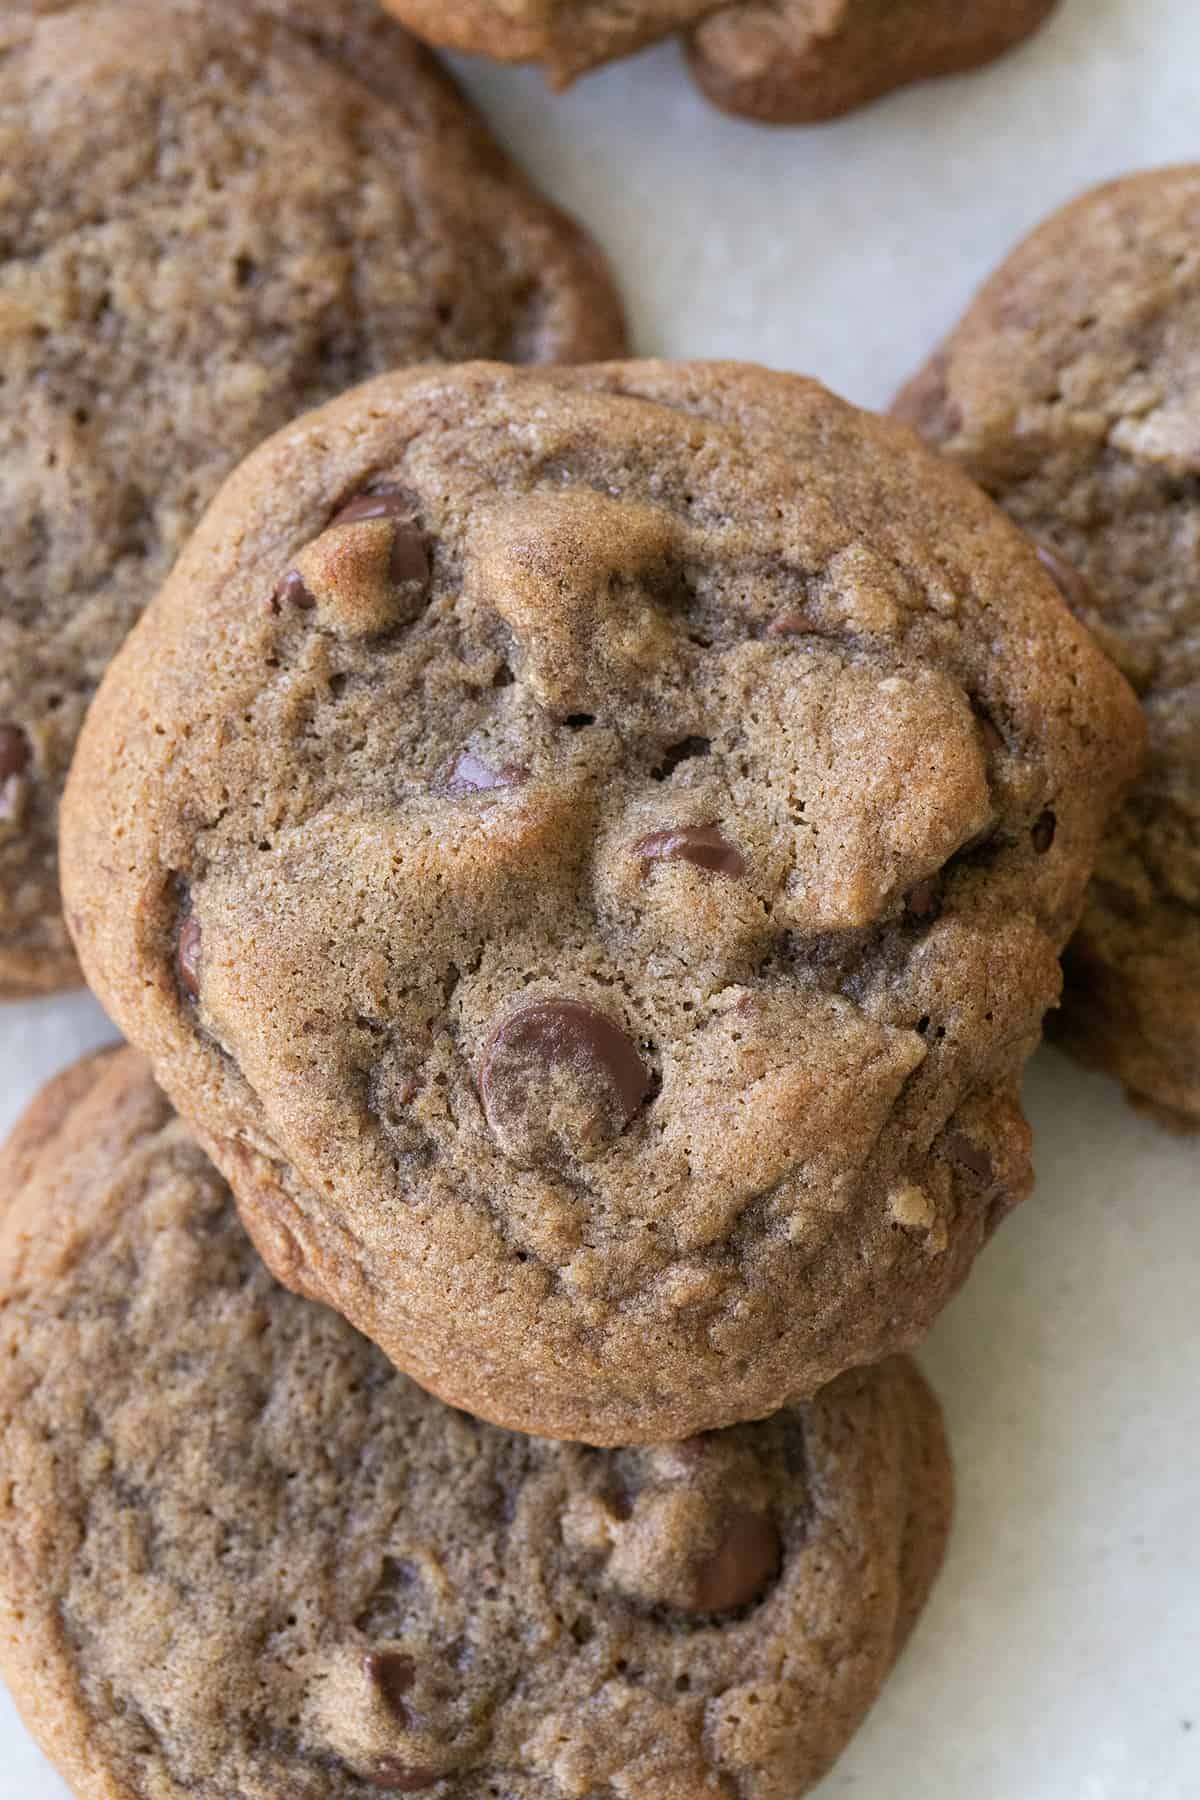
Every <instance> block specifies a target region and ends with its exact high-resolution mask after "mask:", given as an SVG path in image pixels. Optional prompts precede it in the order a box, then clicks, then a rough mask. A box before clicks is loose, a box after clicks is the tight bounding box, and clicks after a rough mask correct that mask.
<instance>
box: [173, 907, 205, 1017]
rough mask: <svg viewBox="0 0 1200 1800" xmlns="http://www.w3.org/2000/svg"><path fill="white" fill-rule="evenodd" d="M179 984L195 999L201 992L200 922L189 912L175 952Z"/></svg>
mask: <svg viewBox="0 0 1200 1800" xmlns="http://www.w3.org/2000/svg"><path fill="white" fill-rule="evenodd" d="M175 960H176V966H177V967H178V970H179V985H180V987H181V988H182V989H183V991H184V993H185V994H188V995H190V997H191V998H192V999H193V1000H195V999H197V998H198V997H199V994H200V922H199V920H198V919H194V918H192V917H191V915H190V914H189V915H188V917H187V918H186V919H185V920H184V921H183V923H182V924H181V925H180V927H179V941H178V944H177V946H176V953H175Z"/></svg>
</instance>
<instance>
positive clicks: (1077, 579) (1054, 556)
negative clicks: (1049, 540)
mask: <svg viewBox="0 0 1200 1800" xmlns="http://www.w3.org/2000/svg"><path fill="white" fill-rule="evenodd" d="M1034 549H1035V550H1036V551H1037V554H1038V561H1039V562H1040V563H1041V565H1042V567H1043V569H1045V571H1046V573H1047V574H1048V575H1049V577H1050V579H1051V580H1052V581H1053V583H1054V585H1055V587H1056V588H1057V589H1058V591H1059V593H1060V594H1061V595H1062V597H1063V599H1064V600H1065V601H1066V603H1067V605H1068V606H1069V607H1070V609H1071V611H1072V612H1073V613H1080V612H1086V611H1087V610H1088V609H1089V608H1091V607H1092V606H1094V605H1095V599H1094V597H1093V595H1092V590H1091V588H1090V587H1089V586H1088V584H1087V582H1086V581H1085V580H1084V578H1083V576H1082V575H1081V574H1080V573H1079V570H1078V569H1077V568H1076V567H1075V566H1074V564H1073V563H1069V562H1068V561H1067V559H1066V557H1065V556H1060V555H1059V554H1058V551H1057V550H1051V549H1050V547H1049V545H1048V544H1035V545H1034Z"/></svg>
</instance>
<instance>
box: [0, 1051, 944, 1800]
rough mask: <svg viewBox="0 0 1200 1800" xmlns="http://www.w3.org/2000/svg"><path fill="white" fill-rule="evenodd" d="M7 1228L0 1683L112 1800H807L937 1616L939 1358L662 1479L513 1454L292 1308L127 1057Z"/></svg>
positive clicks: (98, 1070) (5, 1180)
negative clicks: (932, 1367) (929, 1366)
mask: <svg viewBox="0 0 1200 1800" xmlns="http://www.w3.org/2000/svg"><path fill="white" fill-rule="evenodd" d="M0 1211H2V1215H3V1216H2V1219H0V1665H2V1667H3V1671H4V1676H5V1679H6V1681H7V1682H8V1683H9V1684H10V1686H11V1688H12V1690H13V1694H14V1696H15V1698H16V1700H17V1703H18V1705H19V1706H20V1708H21V1711H22V1713H23V1715H24V1717H25V1719H26V1721H27V1722H28V1724H29V1727H30V1729H31V1730H32V1731H33V1732H34V1733H35V1735H36V1736H37V1737H38V1739H39V1741H40V1742H41V1743H42V1744H43V1745H44V1746H45V1748H46V1751H47V1753H48V1754H49V1755H50V1756H51V1757H53V1759H54V1760H55V1762H56V1763H57V1765H58V1766H59V1768H60V1769H61V1770H62V1771H63V1773H64V1775H65V1776H66V1777H67V1778H68V1779H69V1780H70V1782H71V1784H72V1787H73V1790H74V1792H75V1794H76V1795H77V1796H78V1797H79V1800H151V1797H153V1800H185V1796H186V1797H187V1800H373V1797H374V1796H378V1795H382V1794H396V1793H405V1794H418V1793H420V1794H427V1795H429V1796H430V1800H499V1797H501V1796H502V1797H503V1800H602V1797H603V1796H610V1795H622V1796H628V1797H629V1800H635V1797H636V1800H799V1796H800V1795H801V1793H804V1792H807V1790H808V1788H809V1786H810V1785H811V1783H812V1782H814V1781H816V1780H817V1779H818V1778H819V1777H820V1775H821V1774H823V1772H824V1771H825V1769H826V1768H827V1767H828V1765H829V1763H830V1762H831V1761H832V1760H833V1758H834V1757H835V1756H836V1755H837V1753H838V1752H839V1751H840V1750H841V1748H842V1746H843V1745H844V1744H845V1742H846V1740H847V1738H848V1737H849V1736H850V1735H851V1733H852V1732H853V1731H854V1729H855V1727H856V1726H857V1724H858V1722H859V1720H860V1719H861V1718H862V1715H863V1713H864V1712H865V1711H866V1709H867V1707H868V1706H869V1705H870V1703H871V1701H872V1700H873V1699H874V1697H875V1694H876V1693H877V1691H878V1689H879V1686H880V1684H881V1682H882V1680H883V1678H884V1676H885V1675H886V1673H887V1671H888V1669H889V1667H890V1666H891V1663H892V1660H893V1658H894V1656H895V1655H896V1652H897V1651H898V1650H899V1648H900V1646H901V1644H902V1643H903V1641H904V1639H905V1637H906V1636H907V1634H908V1631H909V1629H910V1627H911V1626H912V1624H913V1622H914V1620H915V1618H916V1616H917V1614H918V1613H919V1611H920V1609H921V1607H922V1605H923V1604H924V1601H925V1597H926V1594H927V1593H928V1590H929V1585H930V1582H931V1581H932V1579H933V1576H934V1574H935V1573H936V1570H937V1567H938V1563H939V1561H940V1559H941V1554H942V1548H943V1544H944V1542H945V1536H946V1527H947V1524H948V1522H949V1514H950V1506H951V1478H950V1470H949V1466H948V1462H947V1456H946V1448H945V1443H944V1440H943V1437H942V1431H941V1424H940V1420H939V1417H938V1410H937V1405H936V1402H935V1401H934V1400H933V1398H932V1396H931V1395H930V1393H929V1391H928V1389H927V1388H926V1387H925V1384H924V1383H923V1381H922V1380H921V1378H920V1376H919V1375H918V1373H917V1371H916V1370H915V1369H914V1368H913V1367H912V1365H911V1364H910V1363H907V1362H905V1361H903V1360H901V1359H896V1360H894V1361H891V1362H888V1363H886V1364H884V1365H883V1366H882V1367H880V1368H878V1369H870V1370H863V1371H858V1372H856V1373H853V1374H851V1375H848V1376H845V1377H843V1379H842V1380H841V1381H839V1382H836V1383H835V1384H834V1385H833V1386H832V1387H831V1388H829V1389H827V1390H826V1392H825V1393H823V1394H821V1395H820V1396H819V1397H818V1398H817V1399H816V1400H815V1401H813V1402H812V1403H810V1404H809V1405H808V1406H805V1407H803V1408H798V1409H796V1410H794V1411H788V1412H785V1413H782V1414H780V1415H779V1416H778V1417H776V1418H773V1419H770V1420H768V1421H766V1422H765V1423H762V1424H758V1425H749V1426H739V1427H735V1428H734V1430H732V1431H730V1432H727V1433H723V1434H719V1435H717V1434H714V1435H711V1436H708V1437H703V1438H694V1439H692V1440H690V1441H689V1442H687V1443H683V1444H670V1445H663V1446H660V1447H656V1448H654V1449H650V1450H644V1451H638V1450H620V1451H614V1452H611V1453H609V1454H598V1453H596V1452H594V1451H586V1450H581V1449H580V1448H578V1447H577V1446H574V1445H566V1444H547V1443H542V1442H539V1441H538V1440H537V1439H533V1438H524V1437H518V1436H514V1435H511V1434H510V1433H508V1432H502V1431H496V1430H494V1429H492V1428H490V1427H488V1426H485V1425H479V1424H478V1423H477V1422H476V1421H475V1420H474V1419H470V1418H467V1417H466V1416H465V1415H464V1414H462V1413H456V1412H453V1411H451V1410H450V1408H449V1407H443V1406H441V1405H440V1404H439V1402H438V1401H436V1400H431V1399H430V1398H429V1397H428V1395H426V1394H423V1393H422V1392H421V1391H420V1389H419V1388H417V1387H414V1386H413V1384H412V1383H411V1382H409V1381H407V1380H406V1379H405V1378H404V1376H403V1375H400V1374H398V1373H397V1371H396V1370H394V1369H392V1368H390V1367H389V1366H388V1364H387V1363H386V1361H385V1360H384V1358H383V1357H382V1356H381V1355H380V1354H379V1352H378V1351H377V1350H374V1349H373V1348H372V1347H371V1345H369V1344H368V1343H367V1342H366V1341H365V1339H363V1338H361V1337H359V1335H358V1334H357V1332H354V1331H352V1330H351V1329H350V1327H349V1326H348V1325H347V1324H346V1323H345V1322H344V1320H341V1319H338V1318H336V1317H335V1316H334V1315H333V1314H332V1313H330V1312H329V1311H328V1310H327V1308H325V1307H318V1306H313V1305H310V1304H309V1302H307V1301H305V1300H301V1299H298V1298H297V1297H296V1296H295V1295H292V1294H288V1293H285V1292H284V1291H283V1290H282V1289H281V1288H280V1287H279V1286H278V1285H277V1284H276V1283H275V1282H273V1281H272V1280H271V1278H270V1276H269V1275H268V1274H267V1271H266V1270H265V1269H264V1268H263V1266H262V1264H261V1262H260V1261H259V1259H258V1258H257V1257H256V1256H255V1254H254V1251H253V1249H252V1248H251V1246H250V1244H249V1243H248V1241H247V1239H246V1236H245V1233H244V1232H243V1231H242V1229H241V1227H240V1225H239V1223H238V1219H237V1215H236V1213H235V1212H234V1209H233V1205H232V1202H231V1200H230V1196H229V1190H228V1189H227V1188H226V1187H225V1185H224V1183H223V1182H222V1181H221V1179H220V1177H219V1176H218V1174H217V1172H216V1170H215V1169H214V1168H212V1166H211V1165H210V1164H209V1163H208V1162H207V1161H206V1159H205V1157H204V1156H203V1155H202V1153H201V1151H200V1150H199V1148H198V1147H197V1145H196V1144H195V1142H194V1141H193V1140H192V1139H191V1137H190V1136H189V1134H188V1132H187V1131H186V1129H185V1128H184V1127H183V1126H182V1125H181V1124H180V1122H179V1120H178V1119H176V1118H174V1116H173V1115H172V1113H171V1110H170V1108H169V1106H168V1105H167V1104H166V1102H165V1100H164V1099H163V1097H162V1095H161V1094H159V1093H158V1092H157V1091H156V1090H155V1087H154V1084H153V1082H152V1081H151V1080H150V1076H149V1073H148V1071H147V1069H146V1067H145V1065H144V1064H143V1063H142V1061H141V1059H140V1058H139V1057H137V1056H135V1055H134V1054H133V1053H132V1052H131V1051H128V1050H121V1051H116V1052H110V1053H107V1054H105V1055H102V1056H99V1057H94V1058H92V1059H90V1060H89V1061H88V1062H87V1063H85V1064H83V1065H82V1066H81V1067H80V1068H79V1069H77V1070H74V1071H71V1072H70V1073H69V1074H68V1075H66V1076H64V1077H61V1078H60V1079H59V1080H58V1081H56V1082H54V1083H52V1084H51V1086H50V1087H49V1088H47V1089H46V1090H45V1091H44V1093H43V1094H42V1095H40V1096H39V1098H38V1099H37V1101H35V1103H34V1106H33V1108H32V1109H31V1111H30V1113H29V1114H28V1115H27V1118H26V1120H25V1121H24V1122H23V1123H22V1124H21V1125H20V1126H19V1127H18V1128H17V1132H16V1134H15V1136H14V1139H13V1140H12V1142H11V1144H10V1146H9V1147H8V1149H7V1150H6V1152H5V1153H4V1154H3V1155H0ZM10 1793H11V1789H10Z"/></svg>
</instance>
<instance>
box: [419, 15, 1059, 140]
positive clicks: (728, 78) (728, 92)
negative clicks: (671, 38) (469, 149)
mask: <svg viewBox="0 0 1200 1800" xmlns="http://www.w3.org/2000/svg"><path fill="white" fill-rule="evenodd" d="M385 4H386V5H388V6H389V7H390V8H391V10H392V11H393V12H394V13H396V14H397V16H398V17H399V18H401V19H403V20H404V22H405V24H406V25H409V26H411V28H412V29H413V30H414V31H416V32H418V33H419V34H420V35H421V36H422V37H426V38H428V39H429V41H430V42H431V43H434V44H448V45H452V46H453V47H454V48H456V49H459V50H476V51H482V52H483V54H484V55H485V56H495V57H499V58H501V59H502V60H503V61H506V62H537V63H541V64H542V65H543V67H544V68H545V70H546V73H547V75H548V76H549V77H550V79H551V81H553V82H554V83H555V84H556V85H558V86H563V85H565V84H566V83H568V82H570V81H572V80H573V79H574V78H575V76H577V75H581V74H583V73H584V72H585V70H587V69H590V68H594V67H595V66H596V65H597V64H598V63H604V62H609V61H611V60H612V59H613V58H614V57H618V56H627V55H629V53H630V52H631V51H633V50H638V49H640V48H641V47H642V46H643V45H644V44H649V43H653V42H654V41H655V40H656V39H657V38H662V37H666V36H668V35H669V34H670V33H671V32H673V31H685V32H686V33H687V45H688V55H689V58H690V61H691V67H692V72H693V74H694V75H695V77H696V80H697V81H698V82H699V84H700V86H701V87H702V88H703V89H704V91H705V93H706V94H707V95H708V97H709V99H710V100H713V101H715V102H716V104H717V105H718V106H722V107H724V108H725V109H726V110H727V111H728V112H734V113H741V114H744V115H745V116H746V117H748V118H752V119H762V120H765V121H767V122H768V123H773V124H790V125H799V124H812V123H816V122H818V121H820V120H822V119H832V118H835V117H836V116H837V115H838V114H839V113H845V112H850V111H852V110H853V109H854V108H855V107H856V106H862V105H863V104H865V102H867V101H868V100H876V99H878V98H879V96H880V95H881V94H886V93H887V92H888V91H889V90H890V89H892V88H896V87H902V86H903V85H904V84H905V83H906V82H910V81H923V80H925V79H927V78H928V77H930V76H934V75H950V74H953V73H955V72H956V71H957V70H960V69H970V68H975V67H976V66H977V65H979V64H980V63H985V62H991V61H992V60H993V59H994V58H995V57H997V56H1000V55H1001V54H1002V53H1003V52H1004V51H1005V50H1009V49H1011V48H1012V46H1013V45H1014V44H1016V43H1019V42H1020V40H1021V39H1022V38H1024V37H1027V36H1028V35H1029V33H1030V32H1031V31H1034V30H1036V28H1037V27H1038V26H1039V25H1040V24H1041V23H1042V21H1043V20H1044V19H1045V18H1047V17H1048V15H1049V14H1050V13H1051V12H1052V11H1053V9H1054V6H1055V4H1056V0H974V3H973V4H972V5H970V6H964V5H963V0H888V4H886V5H883V6H881V5H880V4H879V0H768V3H767V4H764V3H763V0H736V3H735V4H733V5H730V4H728V3H727V0H725V3H723V0H635V4H632V5H628V4H626V5H621V6H614V5H613V4H612V0H565V4H564V3H563V0H507V3H506V4H505V5H504V6H502V7H498V6H496V5H495V4H494V0H385Z"/></svg>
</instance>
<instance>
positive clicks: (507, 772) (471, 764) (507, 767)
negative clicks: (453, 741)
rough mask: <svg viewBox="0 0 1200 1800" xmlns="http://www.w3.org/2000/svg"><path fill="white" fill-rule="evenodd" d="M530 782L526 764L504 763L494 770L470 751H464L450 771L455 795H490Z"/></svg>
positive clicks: (451, 785)
mask: <svg viewBox="0 0 1200 1800" xmlns="http://www.w3.org/2000/svg"><path fill="white" fill-rule="evenodd" d="M528 780H529V770H528V769H527V768H526V767H525V765H524V763H502V764H501V766H500V767H499V768H498V769H493V768H492V767H490V765H489V764H488V763H485V762H480V760H479V758H478V757H477V756H475V755H473V754H472V752H471V751H470V750H464V751H463V752H462V754H461V755H460V756H459V758H458V760H457V762H456V763H455V765H454V767H453V769H452V770H451V771H450V791H451V793H453V794H490V793H492V792H494V790H495V789H497V788H513V787H520V786H521V784H522V782H525V781H528Z"/></svg>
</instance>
